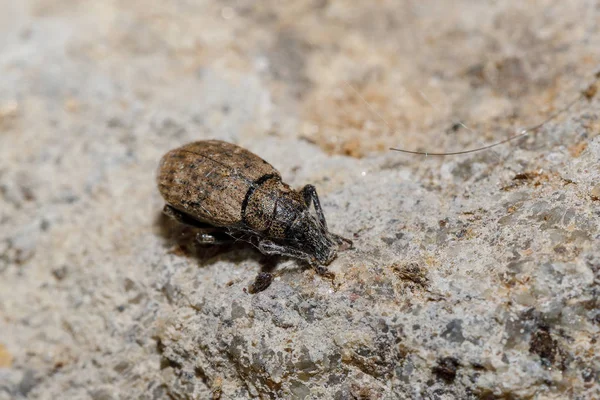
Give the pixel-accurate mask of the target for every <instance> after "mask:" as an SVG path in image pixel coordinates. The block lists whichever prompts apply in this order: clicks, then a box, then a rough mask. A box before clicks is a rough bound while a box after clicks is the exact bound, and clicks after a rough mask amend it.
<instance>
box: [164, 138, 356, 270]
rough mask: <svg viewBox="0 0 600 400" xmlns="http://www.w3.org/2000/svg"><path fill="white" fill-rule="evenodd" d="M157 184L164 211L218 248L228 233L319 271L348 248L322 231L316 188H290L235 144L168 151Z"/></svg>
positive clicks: (197, 145) (324, 227) (206, 143)
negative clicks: (164, 203)
mask: <svg viewBox="0 0 600 400" xmlns="http://www.w3.org/2000/svg"><path fill="white" fill-rule="evenodd" d="M157 181H158V189H159V191H160V193H161V195H162V197H163V198H164V200H165V201H166V203H167V204H166V205H165V207H164V210H163V211H164V213H165V214H167V215H168V216H170V217H171V218H174V219H175V220H177V221H179V222H180V223H183V224H186V225H191V226H193V227H196V228H199V229H201V231H200V233H199V234H198V236H197V240H198V241H199V242H200V243H203V244H216V243H220V242H221V241H220V240H219V236H220V237H223V236H224V235H223V234H225V237H227V238H229V239H234V240H244V241H247V242H250V243H252V244H253V245H254V246H256V247H257V248H258V250H260V252H262V253H263V254H267V255H282V256H288V257H293V258H297V259H301V260H304V261H306V262H308V263H309V264H310V265H312V266H313V267H314V268H315V269H316V270H317V272H318V273H320V274H325V273H326V271H327V269H326V268H325V267H324V266H327V265H329V264H330V263H331V262H332V261H333V259H334V258H335V257H336V256H337V253H338V251H339V250H342V249H347V248H350V247H352V242H351V241H350V240H349V239H346V238H344V237H342V236H340V235H336V234H334V233H332V232H330V231H329V229H328V228H327V222H326V220H325V215H324V213H323V209H322V208H321V203H320V201H319V196H318V195H317V190H316V188H315V187H314V186H313V185H306V186H304V187H303V188H302V189H301V190H299V191H298V190H294V189H292V188H291V187H290V186H289V185H288V184H286V183H285V182H283V181H282V179H281V175H280V173H279V172H278V171H277V170H276V169H275V168H274V167H273V166H271V164H269V163H268V162H266V161H265V160H263V159H262V158H260V157H259V156H257V155H256V154H254V153H251V152H250V151H248V150H246V149H243V148H242V147H239V146H236V145H234V144H231V143H227V142H223V141H220V140H206V141H198V142H193V143H189V144H186V145H184V146H182V147H179V148H177V149H174V150H171V151H169V152H168V153H167V154H165V155H164V156H163V158H162V159H161V161H160V166H159V168H158V177H157Z"/></svg>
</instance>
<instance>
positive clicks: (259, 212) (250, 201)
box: [242, 175, 306, 239]
mask: <svg viewBox="0 0 600 400" xmlns="http://www.w3.org/2000/svg"><path fill="white" fill-rule="evenodd" d="M305 210H306V205H305V203H304V199H303V198H302V195H301V194H300V193H298V192H296V191H295V190H293V189H291V188H290V187H289V186H288V185H287V184H285V183H283V182H282V181H281V178H280V177H279V176H275V175H274V176H272V177H268V179H265V180H264V181H263V182H260V183H259V184H257V185H256V186H255V187H254V188H253V190H252V189H251V190H250V191H249V192H248V195H247V202H246V201H245V204H244V207H243V209H242V211H243V220H244V223H245V224H246V225H247V226H248V228H251V229H253V230H255V231H257V232H262V233H263V234H264V235H265V236H267V237H269V238H272V239H283V238H285V234H286V231H287V230H288V228H289V227H290V225H291V224H292V223H293V222H294V221H295V220H296V218H298V216H299V215H300V214H302V213H303V212H304V211H305Z"/></svg>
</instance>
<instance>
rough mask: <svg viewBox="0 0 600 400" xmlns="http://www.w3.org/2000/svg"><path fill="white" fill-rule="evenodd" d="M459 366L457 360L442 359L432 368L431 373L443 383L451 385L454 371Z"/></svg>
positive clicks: (450, 358) (454, 375) (451, 358)
mask: <svg viewBox="0 0 600 400" xmlns="http://www.w3.org/2000/svg"><path fill="white" fill-rule="evenodd" d="M459 366H460V364H459V362H458V360H457V359H456V358H454V357H444V358H441V359H439V360H438V363H437V365H436V366H435V367H433V373H434V374H436V375H437V376H438V377H439V378H441V379H443V380H444V381H446V382H448V383H451V382H453V381H454V379H455V378H456V371H457V370H458V367H459Z"/></svg>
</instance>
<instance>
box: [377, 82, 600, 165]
mask: <svg viewBox="0 0 600 400" xmlns="http://www.w3.org/2000/svg"><path fill="white" fill-rule="evenodd" d="M594 76H595V80H594V82H593V83H591V84H590V85H589V86H588V87H587V88H586V89H585V90H583V91H582V92H580V93H579V95H578V96H577V97H576V98H574V99H573V100H571V101H570V102H569V103H567V105H566V106H564V107H562V108H561V109H559V110H557V111H555V112H553V113H552V114H550V115H549V116H548V117H547V118H546V119H544V120H543V121H542V122H539V123H537V124H535V125H532V126H530V127H528V128H525V129H522V130H521V131H519V132H518V133H516V134H514V135H512V136H509V137H507V138H506V139H503V140H500V141H498V142H495V143H491V144H488V145H486V146H481V147H478V148H475V149H469V150H462V151H451V152H445V153H436V152H430V151H417V150H406V149H399V148H395V147H391V148H390V150H393V151H397V152H400V153H406V154H417V155H424V156H455V155H460V154H469V153H476V152H478V151H482V150H488V149H491V148H493V147H496V146H500V145H502V144H504V143H507V142H510V141H512V140H516V139H519V138H522V137H524V136H527V135H529V134H530V133H533V132H536V131H538V130H539V129H540V128H541V127H543V126H544V125H546V124H547V123H548V122H550V121H552V120H553V119H555V118H556V117H558V116H559V115H560V114H563V113H565V112H567V111H569V110H570V109H571V107H573V106H574V105H575V104H576V103H577V102H579V101H580V100H581V99H582V98H584V97H585V98H587V99H588V100H589V99H591V98H592V97H594V95H595V94H596V91H597V90H598V87H597V85H596V82H597V81H598V80H599V79H600V71H599V72H596V73H595V74H594ZM419 93H420V94H421V96H422V97H423V98H424V99H425V101H427V102H428V103H429V104H430V105H431V106H432V107H433V108H435V106H434V105H433V104H432V103H431V102H430V101H429V100H428V99H427V97H425V95H424V94H423V93H422V92H419ZM380 118H381V117H380ZM384 122H385V121H384ZM457 123H458V124H459V125H460V126H462V127H463V128H465V129H467V130H468V131H469V132H471V133H475V132H474V131H473V130H472V129H470V128H469V127H468V126H466V125H465V124H463V123H462V122H461V121H458V122H457ZM386 125H387V122H386ZM388 127H389V125H388Z"/></svg>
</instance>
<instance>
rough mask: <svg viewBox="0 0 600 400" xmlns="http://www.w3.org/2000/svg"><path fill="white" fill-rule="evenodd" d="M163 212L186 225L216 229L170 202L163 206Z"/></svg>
mask: <svg viewBox="0 0 600 400" xmlns="http://www.w3.org/2000/svg"><path fill="white" fill-rule="evenodd" d="M163 213H164V214H165V215H166V216H168V217H170V218H173V219H174V220H175V221H177V222H179V223H181V224H184V225H188V226H193V227H194V228H200V229H211V228H213V229H214V227H213V226H212V225H209V224H205V223H203V222H200V221H198V220H197V219H195V218H194V217H192V216H190V215H189V214H186V213H184V212H182V211H179V210H177V209H175V208H173V207H172V206H170V205H168V204H165V207H164V208H163Z"/></svg>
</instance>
